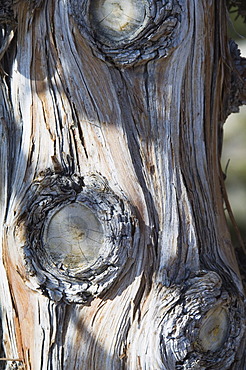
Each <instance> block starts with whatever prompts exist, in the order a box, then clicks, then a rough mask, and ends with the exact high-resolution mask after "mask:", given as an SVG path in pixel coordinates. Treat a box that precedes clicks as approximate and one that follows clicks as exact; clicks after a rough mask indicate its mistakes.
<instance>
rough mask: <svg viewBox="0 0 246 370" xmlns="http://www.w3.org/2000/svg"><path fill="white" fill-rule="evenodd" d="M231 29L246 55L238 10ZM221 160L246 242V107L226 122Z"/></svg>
mask: <svg viewBox="0 0 246 370" xmlns="http://www.w3.org/2000/svg"><path fill="white" fill-rule="evenodd" d="M245 1H246V0H245ZM228 32H229V35H230V37H231V38H232V39H234V40H235V41H236V43H237V44H238V45H239V48H240V50H241V55H242V56H244V57H246V23H244V22H243V19H242V17H237V15H236V13H230V21H229V22H228ZM221 162H222V168H223V171H224V172H226V175H227V177H226V181H225V184H226V189H227V192H228V197H229V201H230V204H231V208H232V211H233V214H234V217H235V219H236V222H237V224H238V227H239V229H240V233H241V236H242V238H243V241H244V244H245V245H246V106H242V107H241V108H240V113H234V114H231V115H230V116H229V118H228V119H227V121H226V123H225V125H224V145H223V153H222V161H221ZM228 223H229V225H230V228H231V235H232V239H233V243H234V245H235V246H238V245H239V241H238V238H237V237H236V233H235V230H234V229H233V227H232V225H231V223H230V221H229V220H228Z"/></svg>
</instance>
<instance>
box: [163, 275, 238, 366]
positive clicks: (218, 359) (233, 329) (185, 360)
mask: <svg viewBox="0 0 246 370" xmlns="http://www.w3.org/2000/svg"><path fill="white" fill-rule="evenodd" d="M172 296H173V303H172V304H171V305H170V307H169V309H168V311H167V312H165V313H164V316H163V319H162V324H161V327H162V329H161V332H162V333H163V335H162V334H161V337H160V338H161V341H160V348H161V356H162V359H163V363H164V364H168V365H169V366H170V368H177V369H191V368H192V369H193V368H195V369H205V368H210V366H211V364H212V365H213V368H214V369H228V368H229V366H230V364H232V363H233V361H234V359H235V356H236V353H237V351H238V349H239V347H240V343H241V340H242V338H243V334H244V329H245V328H244V321H243V317H244V305H243V301H242V298H241V297H240V296H232V295H231V294H230V292H229V291H226V290H225V289H224V287H223V284H222V280H221V278H220V276H219V275H218V274H217V273H215V272H212V271H209V272H205V271H201V272H199V274H197V276H195V277H194V278H192V279H189V280H188V281H187V282H186V286H185V288H184V287H183V288H181V287H180V291H179V292H178V290H177V291H176V293H172ZM169 304H170V303H169Z"/></svg>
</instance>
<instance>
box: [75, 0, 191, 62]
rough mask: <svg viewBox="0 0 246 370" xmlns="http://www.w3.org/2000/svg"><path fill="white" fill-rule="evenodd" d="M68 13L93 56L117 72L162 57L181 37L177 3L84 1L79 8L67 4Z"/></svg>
mask: <svg viewBox="0 0 246 370" xmlns="http://www.w3.org/2000/svg"><path fill="white" fill-rule="evenodd" d="M70 11H71V15H72V16H73V18H74V19H75V21H76V23H77V24H78V27H79V30H80V32H81V34H82V35H83V37H85V38H86V39H87V40H88V41H89V43H90V45H91V47H92V50H93V53H94V54H95V55H96V56H97V57H98V58H100V59H102V60H104V61H107V62H108V63H110V64H113V65H115V66H117V67H120V68H122V67H130V66H133V65H138V64H142V63H147V62H148V61H149V60H152V59H157V58H162V57H166V56H167V55H169V54H170V52H171V50H172V49H173V48H174V47H176V46H177V45H178V44H179V43H180V42H181V39H183V37H184V36H183V34H182V32H179V28H180V27H179V26H180V24H181V22H180V21H181V15H182V14H184V12H182V11H181V6H180V5H179V2H178V0H169V1H164V0H162V1H158V2H156V1H155V0H87V1H85V4H83V6H82V5H81V3H80V2H78V0H71V9H70ZM181 35H182V37H181Z"/></svg>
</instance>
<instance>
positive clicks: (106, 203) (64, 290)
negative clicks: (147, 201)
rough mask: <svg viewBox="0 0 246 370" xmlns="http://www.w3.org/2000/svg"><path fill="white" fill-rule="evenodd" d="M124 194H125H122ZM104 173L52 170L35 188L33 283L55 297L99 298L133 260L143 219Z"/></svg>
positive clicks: (29, 236) (30, 239)
mask: <svg viewBox="0 0 246 370" xmlns="http://www.w3.org/2000/svg"><path fill="white" fill-rule="evenodd" d="M122 198H124V197H122ZM122 198H119V197H118V196H117V195H116V194H114V193H113V191H112V190H111V189H110V188H109V186H108V184H107V181H106V180H105V179H104V178H103V177H102V176H99V175H95V174H94V175H90V176H84V177H79V176H70V175H57V174H51V173H49V174H46V175H44V176H42V177H41V178H40V179H38V180H37V181H35V183H33V184H32V186H31V188H30V191H29V202H28V203H29V204H28V216H25V217H23V216H21V219H22V220H23V222H24V224H25V227H26V244H25V246H24V248H23V250H24V258H25V261H26V266H27V271H28V278H27V280H28V281H29V282H30V283H31V287H32V288H35V289H37V290H41V291H42V293H44V294H46V295H48V296H49V297H50V298H51V299H53V300H55V301H60V300H64V301H67V302H76V303H83V302H87V301H88V300H90V299H91V298H93V297H96V296H98V295H99V294H101V293H102V292H103V291H105V290H106V289H107V288H109V287H110V286H111V284H112V283H113V281H115V279H116V278H117V277H119V275H120V273H121V271H122V270H123V269H124V267H125V265H126V264H128V265H129V264H131V263H132V262H133V258H132V251H133V244H134V242H136V240H137V239H138V235H139V233H138V221H137V219H136V218H135V217H134V215H133V213H132V209H131V206H130V205H129V203H128V202H127V201H126V200H125V199H122Z"/></svg>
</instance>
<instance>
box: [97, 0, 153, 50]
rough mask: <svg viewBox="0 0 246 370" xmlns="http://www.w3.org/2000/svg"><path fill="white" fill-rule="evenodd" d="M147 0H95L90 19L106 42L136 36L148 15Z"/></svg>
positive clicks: (99, 35)
mask: <svg viewBox="0 0 246 370" xmlns="http://www.w3.org/2000/svg"><path fill="white" fill-rule="evenodd" d="M148 12H149V11H148V2H147V1H146V0H93V1H91V3H90V20H91V24H92V25H93V28H94V30H95V32H96V33H97V35H98V37H99V38H100V39H101V40H102V41H103V42H104V43H105V44H107V43H110V41H111V42H112V40H114V41H117V42H119V41H123V40H126V39H131V38H133V37H136V36H137V34H138V33H139V32H141V30H142V29H143V28H144V27H145V24H146V22H147V16H148Z"/></svg>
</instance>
